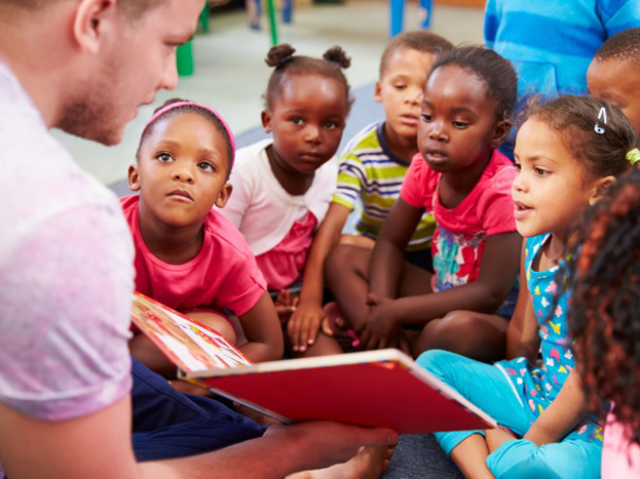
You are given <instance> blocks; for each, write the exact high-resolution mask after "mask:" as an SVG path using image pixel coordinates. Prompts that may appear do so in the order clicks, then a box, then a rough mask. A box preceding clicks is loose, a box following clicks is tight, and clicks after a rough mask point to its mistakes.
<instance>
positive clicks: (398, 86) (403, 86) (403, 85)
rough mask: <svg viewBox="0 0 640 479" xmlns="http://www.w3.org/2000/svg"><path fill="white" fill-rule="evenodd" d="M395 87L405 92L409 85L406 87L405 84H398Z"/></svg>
mask: <svg viewBox="0 0 640 479" xmlns="http://www.w3.org/2000/svg"><path fill="white" fill-rule="evenodd" d="M393 87H394V88H395V89H396V90H404V89H405V88H407V85H405V84H404V83H396V84H395V85H393Z"/></svg>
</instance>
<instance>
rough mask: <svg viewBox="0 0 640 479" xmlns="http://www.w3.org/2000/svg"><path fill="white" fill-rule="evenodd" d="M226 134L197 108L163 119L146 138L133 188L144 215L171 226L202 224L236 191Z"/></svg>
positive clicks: (132, 173) (133, 171) (133, 172)
mask: <svg viewBox="0 0 640 479" xmlns="http://www.w3.org/2000/svg"><path fill="white" fill-rule="evenodd" d="M229 166H230V165H229V160H228V158H227V145H226V142H225V139H224V137H223V135H222V133H220V131H218V130H217V129H216V127H215V126H214V125H213V123H211V121H210V120H208V119H206V118H205V117H203V116H202V115H200V114H198V113H193V112H189V113H183V114H179V115H177V116H174V117H169V118H168V119H161V120H159V121H158V122H157V123H156V124H155V125H154V127H153V131H152V132H151V134H150V135H149V136H148V137H147V138H146V140H145V141H144V143H143V145H142V147H141V148H140V154H139V157H138V163H137V165H134V166H131V167H130V168H129V187H130V188H131V190H133V191H138V190H140V195H141V205H142V206H141V209H140V214H141V215H151V216H152V217H153V219H154V220H156V221H160V222H161V223H163V224H165V225H167V226H170V227H174V228H175V227H184V226H189V225H194V224H198V223H201V222H203V221H204V219H205V217H206V216H207V214H208V213H209V211H210V210H211V208H212V207H213V205H214V204H215V205H216V206H218V207H219V208H222V207H224V205H225V204H226V202H227V199H228V198H229V195H230V194H231V185H229V184H228V183H227V176H228V173H229Z"/></svg>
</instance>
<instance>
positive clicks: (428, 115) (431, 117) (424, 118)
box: [420, 113, 433, 121]
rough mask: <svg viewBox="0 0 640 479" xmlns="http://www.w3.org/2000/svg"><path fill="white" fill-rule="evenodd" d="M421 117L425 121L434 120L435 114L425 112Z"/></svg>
mask: <svg viewBox="0 0 640 479" xmlns="http://www.w3.org/2000/svg"><path fill="white" fill-rule="evenodd" d="M420 117H421V118H422V119H423V120H424V121H431V120H433V115H430V114H429V113H423V114H422V115H420Z"/></svg>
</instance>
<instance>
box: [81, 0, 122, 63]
mask: <svg viewBox="0 0 640 479" xmlns="http://www.w3.org/2000/svg"><path fill="white" fill-rule="evenodd" d="M116 2H117V0H81V1H80V2H79V3H78V7H77V9H76V15H75V18H74V22H73V35H74V37H75V40H76V41H77V42H78V45H80V48H82V49H83V50H86V51H88V52H90V53H97V52H98V51H99V50H100V42H101V40H102V36H103V35H104V33H105V31H107V30H108V29H109V26H111V25H113V22H114V21H115V20H116V19H117V12H116Z"/></svg>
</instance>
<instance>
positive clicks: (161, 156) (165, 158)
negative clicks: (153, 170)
mask: <svg viewBox="0 0 640 479" xmlns="http://www.w3.org/2000/svg"><path fill="white" fill-rule="evenodd" d="M156 159H157V160H159V161H161V162H163V163H164V162H167V161H171V160H173V157H172V156H171V155H170V154H169V153H158V154H157V155H156Z"/></svg>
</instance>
